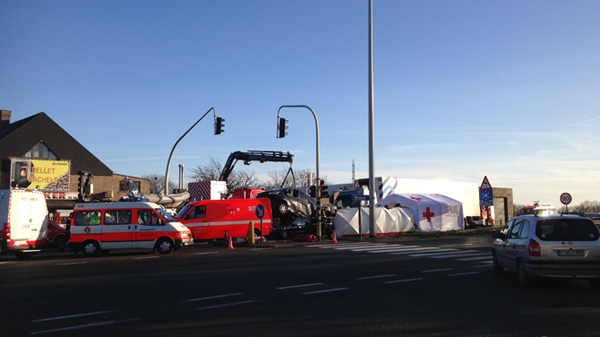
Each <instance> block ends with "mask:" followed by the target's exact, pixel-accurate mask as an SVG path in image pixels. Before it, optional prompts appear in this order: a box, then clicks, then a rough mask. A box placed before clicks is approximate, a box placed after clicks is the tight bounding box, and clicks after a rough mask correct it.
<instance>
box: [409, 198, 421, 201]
mask: <svg viewBox="0 0 600 337" xmlns="http://www.w3.org/2000/svg"><path fill="white" fill-rule="evenodd" d="M410 198H411V199H412V200H416V201H421V200H423V198H415V197H410Z"/></svg>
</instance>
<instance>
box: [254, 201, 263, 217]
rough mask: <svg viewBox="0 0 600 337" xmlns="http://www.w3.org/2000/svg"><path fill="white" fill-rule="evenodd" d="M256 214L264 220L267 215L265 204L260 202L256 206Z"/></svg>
mask: <svg viewBox="0 0 600 337" xmlns="http://www.w3.org/2000/svg"><path fill="white" fill-rule="evenodd" d="M255 211H256V216H257V217H258V218H259V219H260V220H262V218H263V217H264V216H265V206H263V204H258V205H257V206H256V209H255Z"/></svg>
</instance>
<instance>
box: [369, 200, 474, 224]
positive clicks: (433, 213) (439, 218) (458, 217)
mask: <svg viewBox="0 0 600 337" xmlns="http://www.w3.org/2000/svg"><path fill="white" fill-rule="evenodd" d="M377 206H387V208H395V207H396V206H402V207H407V208H409V209H411V210H412V211H413V215H414V220H415V223H417V224H418V225H419V228H420V229H421V231H423V232H427V231H448V230H461V229H464V220H463V211H462V203H461V202H460V201H457V200H454V199H452V198H449V197H447V196H444V195H441V194H391V195H388V196H387V197H385V198H384V199H383V200H381V201H380V202H379V203H377Z"/></svg>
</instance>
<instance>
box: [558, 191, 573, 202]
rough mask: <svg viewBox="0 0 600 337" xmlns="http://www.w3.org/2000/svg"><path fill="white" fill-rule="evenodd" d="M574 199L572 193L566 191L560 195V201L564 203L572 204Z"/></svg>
mask: <svg viewBox="0 0 600 337" xmlns="http://www.w3.org/2000/svg"><path fill="white" fill-rule="evenodd" d="M572 200H573V198H571V195H570V194H569V193H566V192H565V193H563V194H561V195H560V202H562V203H563V205H568V204H570V203H571V201H572Z"/></svg>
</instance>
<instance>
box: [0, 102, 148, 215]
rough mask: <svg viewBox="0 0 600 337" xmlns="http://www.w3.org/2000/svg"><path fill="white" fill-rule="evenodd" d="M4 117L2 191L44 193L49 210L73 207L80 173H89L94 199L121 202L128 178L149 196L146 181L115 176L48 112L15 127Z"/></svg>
mask: <svg viewBox="0 0 600 337" xmlns="http://www.w3.org/2000/svg"><path fill="white" fill-rule="evenodd" d="M0 113H1V120H0V161H1V164H0V189H10V188H28V189H33V188H38V189H40V190H42V191H43V192H44V193H45V194H46V199H47V201H48V208H49V209H50V210H53V209H58V208H71V207H72V206H73V205H74V204H75V202H76V200H75V199H76V198H77V194H78V182H79V177H80V176H79V173H78V172H79V171H86V172H90V173H91V174H92V175H93V177H92V178H91V183H92V185H93V191H92V199H93V200H99V201H116V200H118V199H119V198H121V197H122V196H124V195H125V194H126V193H127V190H126V189H125V186H124V184H123V180H124V179H127V178H129V179H131V180H132V181H133V182H134V183H135V184H136V185H137V187H138V189H139V191H140V192H141V193H145V194H148V193H150V181H149V180H148V179H143V178H137V177H132V176H126V175H122V174H115V173H113V171H112V170H111V169H110V168H108V166H106V165H105V164H104V163H103V162H102V161H100V160H99V159H98V158H96V157H95V156H94V155H93V154H92V153H91V152H90V151H88V150H87V149H86V148H85V147H84V146H83V145H81V144H80V143H79V142H78V141H77V140H75V138H73V137H72V136H71V135H69V134H68V133H67V132H66V131H65V130H64V129H63V128H61V127H60V126H59V125H58V124H56V123H55V122H54V121H53V120H52V119H51V118H50V117H48V115H46V114H45V113H43V112H40V113H38V114H36V115H33V116H30V117H27V118H24V119H21V120H19V121H16V122H13V123H11V122H10V117H11V111H9V110H0Z"/></svg>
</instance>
